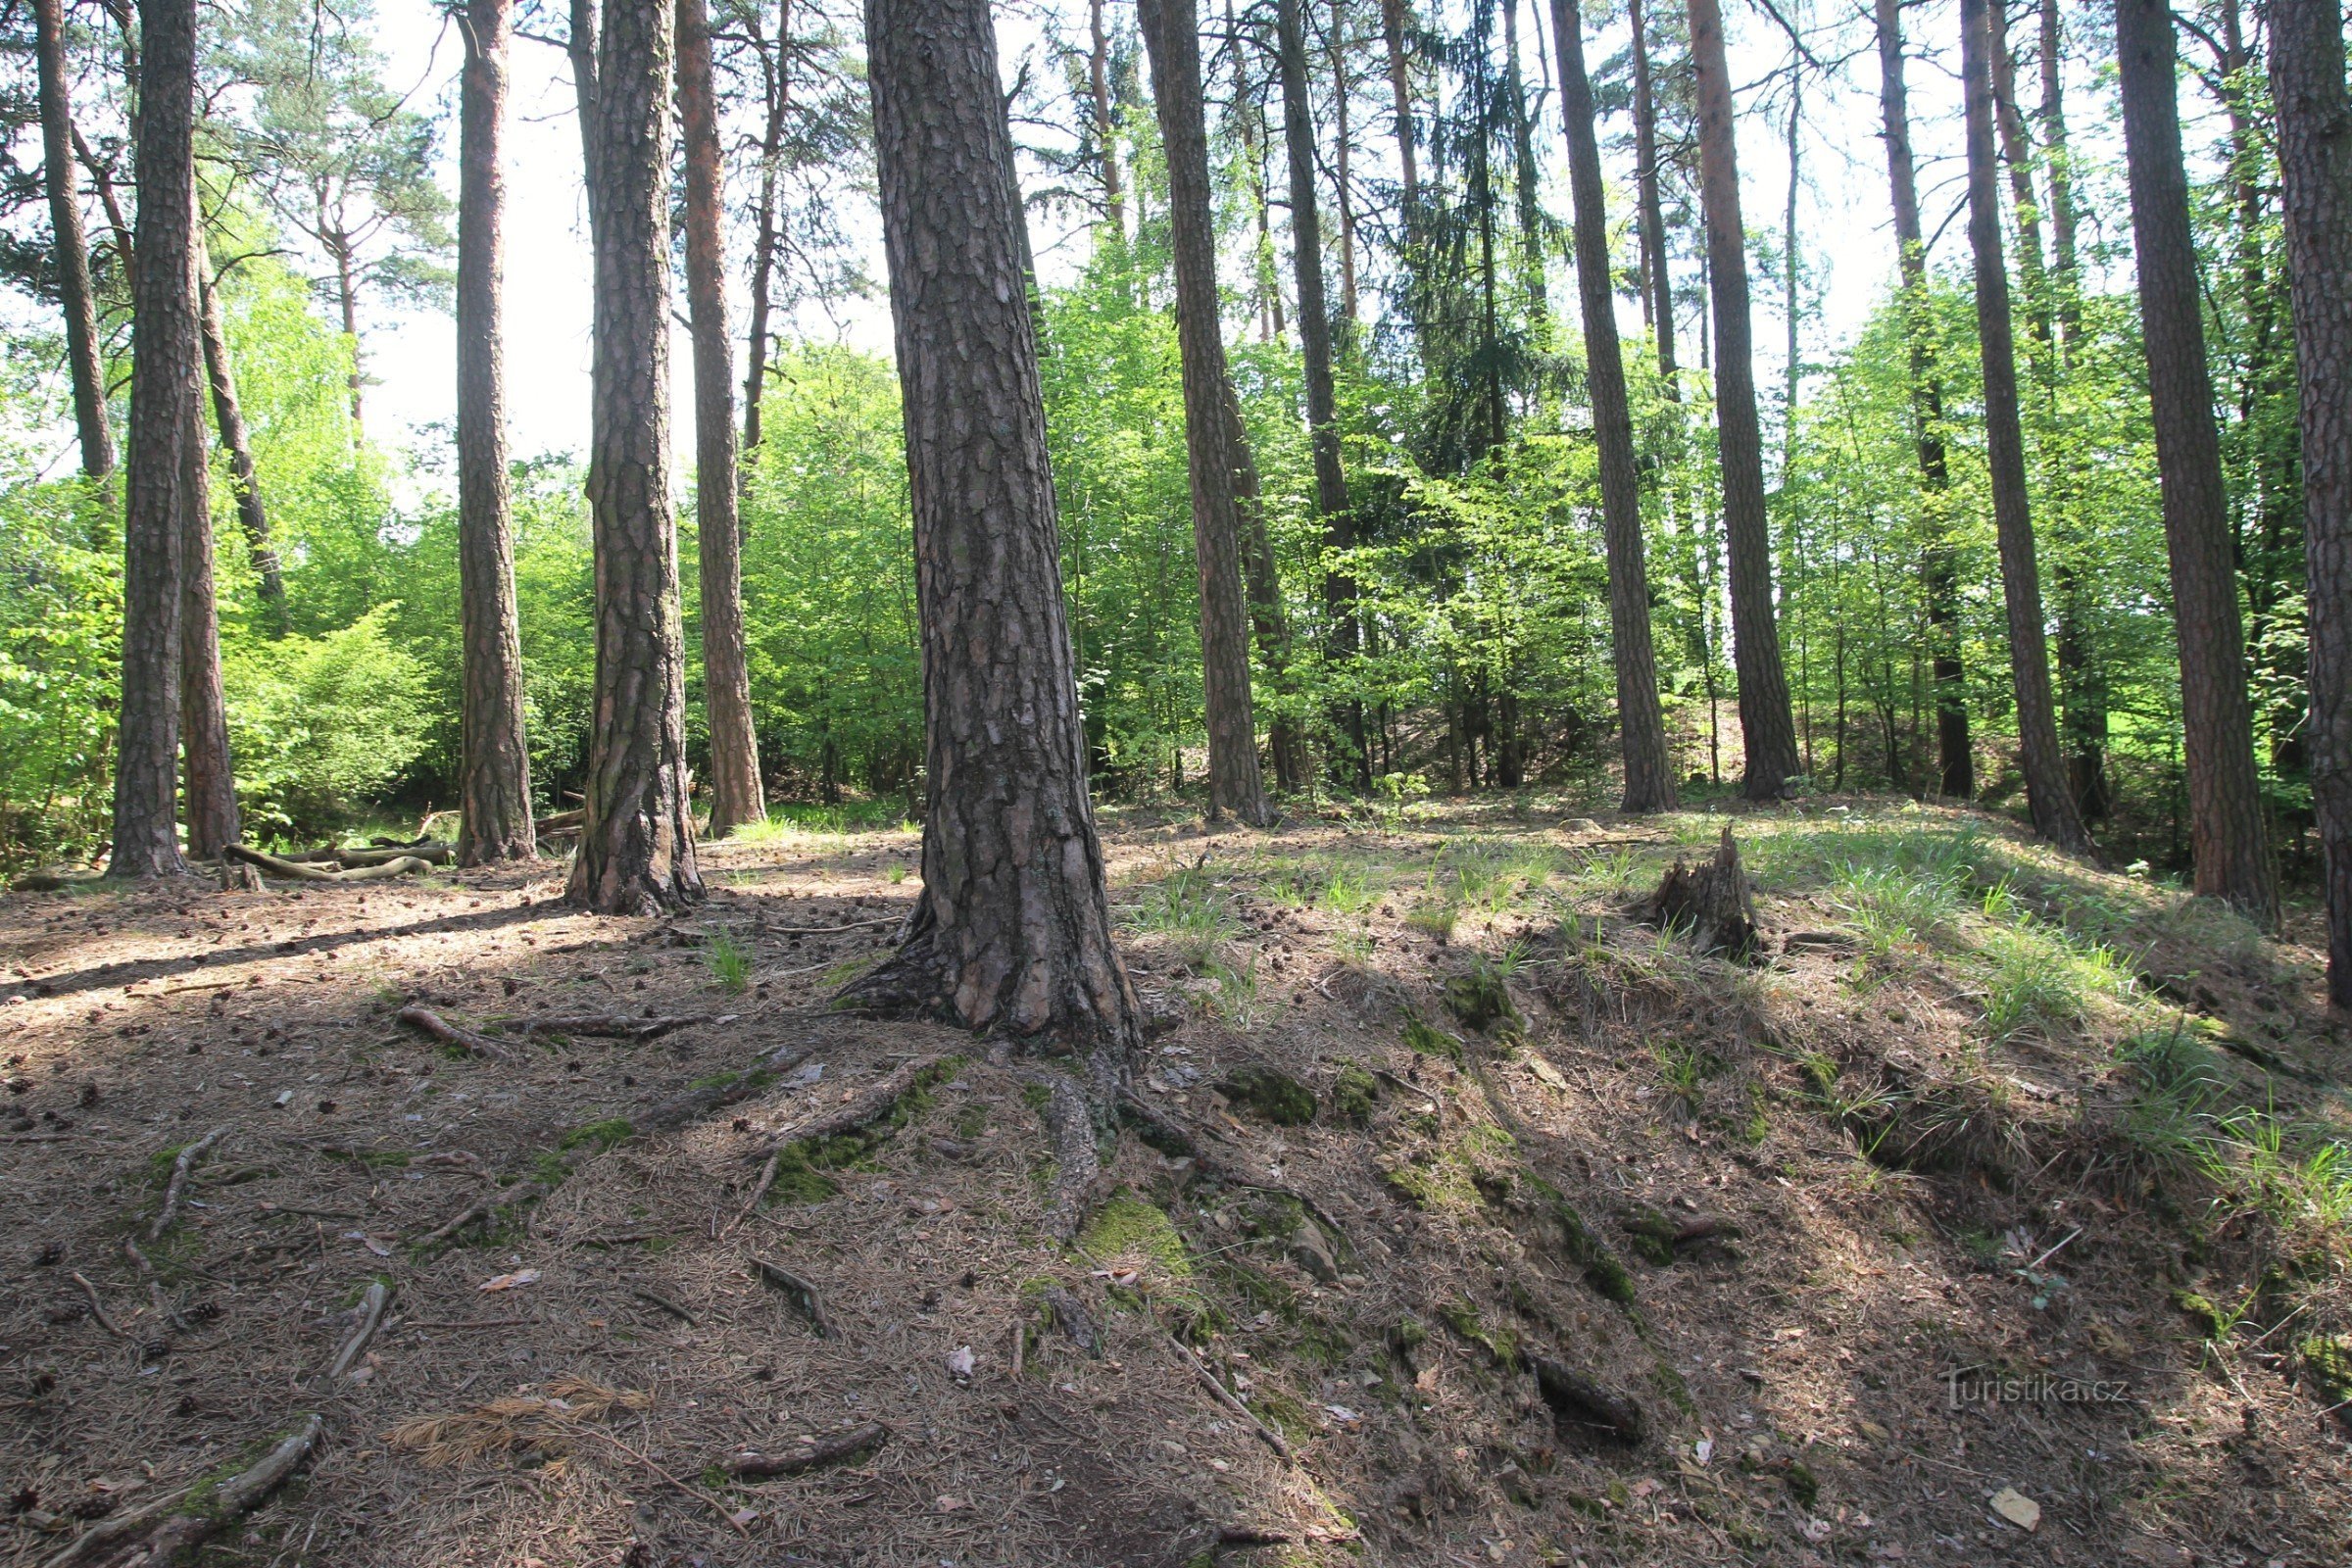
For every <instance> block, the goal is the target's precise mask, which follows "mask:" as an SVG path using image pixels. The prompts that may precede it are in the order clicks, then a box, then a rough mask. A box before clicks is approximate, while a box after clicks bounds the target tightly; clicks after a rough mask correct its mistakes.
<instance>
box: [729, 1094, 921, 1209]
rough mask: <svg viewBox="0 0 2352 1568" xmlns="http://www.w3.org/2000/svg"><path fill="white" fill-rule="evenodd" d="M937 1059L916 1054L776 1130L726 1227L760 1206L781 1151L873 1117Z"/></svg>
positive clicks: (780, 1163)
mask: <svg viewBox="0 0 2352 1568" xmlns="http://www.w3.org/2000/svg"><path fill="white" fill-rule="evenodd" d="M939 1061H940V1058H939V1057H938V1056H919V1057H917V1058H915V1059H914V1060H913V1061H909V1062H907V1063H906V1064H905V1065H903V1066H901V1067H899V1068H898V1069H897V1070H896V1071H894V1072H891V1073H888V1074H886V1075H884V1077H883V1078H882V1080H881V1081H880V1082H879V1083H876V1084H874V1085H873V1086H872V1087H871V1088H869V1089H867V1090H866V1091H865V1093H863V1094H861V1095H859V1096H858V1097H857V1098H856V1099H854V1100H852V1101H851V1102H850V1103H848V1104H846V1105H843V1106H842V1107H841V1108H840V1109H839V1110H835V1111H832V1112H830V1113H829V1114H826V1115H823V1116H819V1117H818V1118H816V1119H815V1120H814V1121H810V1122H805V1123H803V1124H801V1125H800V1126H797V1127H794V1128H792V1129H790V1130H789V1131H788V1132H783V1133H778V1134H777V1135H776V1136H775V1138H774V1140H773V1141H772V1142H770V1143H769V1144H768V1146H767V1162H766V1163H765V1164H763V1165H761V1166H760V1179H759V1180H758V1181H756V1182H754V1183H753V1184H752V1196H751V1197H750V1198H748V1199H746V1200H745V1201H744V1204H743V1206H742V1207H741V1208H739V1209H737V1210H736V1211H735V1217H734V1218H733V1219H732V1220H730V1221H728V1223H727V1229H728V1230H730V1231H732V1230H734V1229H736V1228H737V1227H738V1226H740V1225H742V1224H743V1222H744V1221H745V1220H747V1219H750V1218H751V1217H752V1212H753V1210H755V1209H757V1208H758V1207H759V1206H760V1200H762V1199H764V1198H766V1197H767V1191H768V1189H769V1188H771V1187H773V1186H775V1184H776V1176H777V1174H778V1173H779V1172H781V1171H782V1170H783V1168H784V1154H785V1152H786V1151H787V1150H789V1149H791V1148H792V1146H793V1145H795V1144H809V1143H815V1142H816V1141H817V1140H819V1139H824V1138H834V1137H838V1136H839V1135H841V1134H843V1133H846V1132H853V1131H855V1130H857V1129H858V1128H859V1127H862V1126H864V1125H865V1124H866V1123H867V1122H870V1121H873V1120H874V1119H876V1118H877V1117H879V1116H881V1115H882V1114H883V1113H884V1112H885V1111H887V1110H889V1109H890V1107H891V1106H893V1105H895V1104H897V1103H898V1102H899V1097H900V1096H901V1095H904V1094H906V1093H907V1091H908V1090H909V1089H912V1088H913V1087H914V1085H915V1081H916V1080H917V1079H918V1078H920V1077H921V1076H922V1074H923V1073H924V1072H926V1071H928V1070H929V1069H930V1068H932V1067H935V1066H937V1065H938V1064H939Z"/></svg>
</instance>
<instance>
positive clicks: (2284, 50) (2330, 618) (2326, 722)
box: [2270, 0, 2352, 1010]
mask: <svg viewBox="0 0 2352 1568" xmlns="http://www.w3.org/2000/svg"><path fill="white" fill-rule="evenodd" d="M2270 22H2271V98H2272V102H2273V103H2274V104H2276V105H2277V108H2278V172H2279V186H2280V191H2281V194H2282V197H2283V200H2282V202H2281V204H2280V205H2281V208H2282V210H2283V213H2284V216H2285V220H2286V264H2287V273H2288V286H2289V288H2290V290H2291V291H2292V294H2293V297H2294V310H2295V350H2296V366H2295V376H2296V385H2297V389H2298V391H2299V392H2300V393H2301V396H2302V410H2301V422H2302V433H2303V508H2304V514H2303V546H2304V561H2305V569H2306V572H2307V580H2308V582H2309V584H2310V586H2309V589H2308V593H2309V597H2310V614H2311V630H2310V637H2311V737H2310V756H2311V797H2312V811H2313V815H2314V816H2315V817H2316V818H2317V820H2318V825H2319V836H2320V851H2321V856H2322V859H2323V864H2324V867H2325V869H2324V872H2323V875H2324V878H2325V881H2326V887H2327V1000H2328V1003H2329V1004H2330V1005H2332V1006H2334V1007H2336V1008H2337V1009H2339V1010H2342V1009H2352V96H2348V95H2347V94H2346V91H2345V87H2344V25H2343V18H2342V16H2341V15H2340V14H2339V13H2338V12H2337V10H2336V8H2335V7H2334V6H2333V5H2332V4H2328V3H2326V0H2279V3H2278V4H2275V5H2273V6H2272V7H2271V11H2270Z"/></svg>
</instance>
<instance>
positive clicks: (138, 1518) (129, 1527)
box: [41, 1485, 196, 1568]
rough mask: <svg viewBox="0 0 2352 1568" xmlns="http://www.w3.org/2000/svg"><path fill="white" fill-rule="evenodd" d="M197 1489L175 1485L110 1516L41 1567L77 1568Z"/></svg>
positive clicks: (150, 1522) (135, 1531)
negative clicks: (162, 1492) (162, 1493)
mask: <svg viewBox="0 0 2352 1568" xmlns="http://www.w3.org/2000/svg"><path fill="white" fill-rule="evenodd" d="M195 1490H196V1489H195V1487H194V1486H193V1485H190V1486H185V1487H174V1488H172V1490H171V1491H170V1492H167V1493H165V1494H164V1495H162V1496H160V1497H152V1498H150V1499H148V1500H147V1501H146V1502H143V1503H141V1504H139V1506H137V1507H136V1508H132V1509H130V1510H128V1511H127V1512H124V1513H118V1514H110V1515H108V1516H107V1517H106V1518H104V1519H101V1520H99V1521H98V1522H97V1523H96V1524H93V1525H92V1526H90V1528H89V1529H87V1530H84V1531H83V1532H82V1533H81V1534H80V1535H78V1536H75V1537H74V1538H73V1542H72V1544H69V1545H68V1546H67V1547H66V1549H65V1550H63V1551H61V1552H59V1553H57V1554H56V1555H55V1556H53V1557H51V1558H50V1559H49V1560H48V1561H47V1562H45V1563H43V1564H41V1568H74V1565H75V1564H77V1563H82V1562H86V1561H88V1560H89V1558H90V1556H91V1555H92V1554H93V1553H95V1552H97V1551H98V1550H100V1549H101V1548H103V1547H106V1546H111V1545H113V1544H116V1543H117V1542H119V1541H124V1540H127V1539H129V1538H130V1537H131V1536H134V1535H136V1534H137V1533H138V1532H139V1531H141V1530H143V1529H145V1528H146V1527H147V1526H149V1525H150V1524H153V1523H154V1522H155V1521H156V1520H157V1519H158V1518H160V1517H162V1516H163V1515H165V1514H168V1513H170V1512H171V1511H172V1509H174V1508H176V1507H178V1506H179V1505H180V1503H181V1502H182V1501H184V1500H185V1499H186V1497H187V1495H188V1494H189V1493H191V1492H193V1491H195Z"/></svg>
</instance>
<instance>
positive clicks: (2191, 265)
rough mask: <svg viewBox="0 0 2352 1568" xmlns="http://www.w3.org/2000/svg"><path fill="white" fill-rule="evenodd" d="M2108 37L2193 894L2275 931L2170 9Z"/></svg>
mask: <svg viewBox="0 0 2352 1568" xmlns="http://www.w3.org/2000/svg"><path fill="white" fill-rule="evenodd" d="M2115 32H2116V55H2117V59H2118V62H2119V65H2120V67H2121V72H2122V85H2123V100H2124V149H2125V156H2126V160H2127V163H2128V165H2129V168H2130V175H2131V237H2132V249H2133V252H2134V255H2135V258H2136V260H2137V263H2138V273H2139V311H2140V341H2141V344H2142V346H2143V347H2144V348H2145V349H2146V352H2147V358H2148V393H2149V397H2150V400H2151V403H2152V407H2153V411H2154V414H2155V425H2156V463H2157V468H2158V471H2159V474H2160V476H2161V479H2162V482H2163V488H2164V537H2165V546H2166V550H2167V552H2168V553H2169V555H2170V557H2171V561H2172V568H2173V629H2174V633H2175V636H2176V639H2177V641H2178V642H2179V645H2180V708H2181V716H2182V722H2183V730H2184V735H2183V748H2184V751H2185V753H2186V757H2187V761H2188V815H2189V843H2190V848H2191V854H2192V856H2193V858H2194V863H2195V875H2196V890H2197V892H2199V893H2200V894H2203V895H2205V896H2206V897H2209V898H2216V899H2221V900H2223V901H2224V902H2226V903H2229V904H2231V905H2234V906H2235V907H2237V908H2238V909H2239V910H2240V911H2241V912H2243V913H2244V914H2246V915H2248V916H2249V917H2251V918H2252V919H2254V920H2256V921H2257V922H2259V923H2261V924H2263V925H2265V926H2271V925H2276V924H2277V923H2278V882H2277V879H2276V877H2275V876H2274V874H2273V871H2272V864H2271V855H2270V846H2269V844H2268V842H2267V841H2266V838H2265V835H2264V832H2263V820H2262V794H2261V784H2260V781H2259V780H2258V779H2257V777H2256V775H2255V771H2254V715H2253V708H2252V704H2251V703H2249V702H2248V700H2247V697H2246V653H2245V650H2246V643H2245V627H2244V625H2243V623H2242V622H2241V621H2240V620H2239V618H2238V608H2237V568H2236V563H2235V560H2234V558H2233V555H2232V551H2231V540H2230V536H2229V495H2228V493H2227V491H2226V490H2225V489H2224V488H2223V482H2222V443H2221V436H2220V434H2219V432H2218V431H2217V430H2216V429H2215V428H2214V422H2213V381H2212V374H2211V371H2210V370H2209V369H2208V368H2207V362H2206V358H2205V321H2204V317H2203V315H2202V311H2201V303H2202V302H2201V301H2200V298H2199V293H2198V278H2197V253H2196V245H2195V241H2194V239H2193V238H2192V237H2191V234H2190V230H2189V219H2188V175H2187V172H2186V170H2185V169H2184V167H2183V165H2182V163H2181V154H2180V76H2179V64H2180V63H2179V59H2178V56H2177V54H2176V52H2175V44H2174V40H2173V14H2172V9H2171V7H2170V6H2169V5H2168V4H2167V3H2166V0H2116V7H2115Z"/></svg>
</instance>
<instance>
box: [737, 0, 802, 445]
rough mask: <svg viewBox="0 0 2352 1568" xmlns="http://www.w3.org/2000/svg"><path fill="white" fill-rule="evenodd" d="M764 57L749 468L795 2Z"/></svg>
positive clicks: (780, 17) (747, 410) (762, 371)
mask: <svg viewBox="0 0 2352 1568" xmlns="http://www.w3.org/2000/svg"><path fill="white" fill-rule="evenodd" d="M761 54H762V62H763V64H762V70H763V72H764V73H765V74H764V76H763V78H762V81H761V90H762V92H763V93H764V95H765V97H766V119H765V123H764V124H763V125H762V126H761V128H760V203H759V207H758V209H757V214H758V216H757V217H756V218H755V219H754V220H753V223H752V319H751V325H750V329H749V332H748V335H747V338H746V342H745V348H744V362H745V363H744V368H743V450H742V453H741V455H740V458H739V461H740V462H742V463H744V464H746V465H748V464H749V463H750V462H751V458H752V453H753V452H754V451H755V450H756V449H757V448H758V447H759V445H760V394H761V393H763V392H764V391H766V389H767V336H768V312H769V310H770V309H771V305H770V300H771V298H772V296H773V294H774V290H775V275H776V244H777V240H778V238H779V236H778V234H777V224H778V215H777V211H776V202H777V191H776V186H777V182H778V179H779V177H780V175H781V173H782V171H781V170H780V169H779V168H778V164H779V162H780V160H781V159H782V158H783V155H784V115H785V111H786V109H788V108H789V107H790V105H791V102H792V0H776V52H775V54H774V56H773V57H772V58H768V57H766V54H765V51H764V50H762V51H761Z"/></svg>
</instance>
